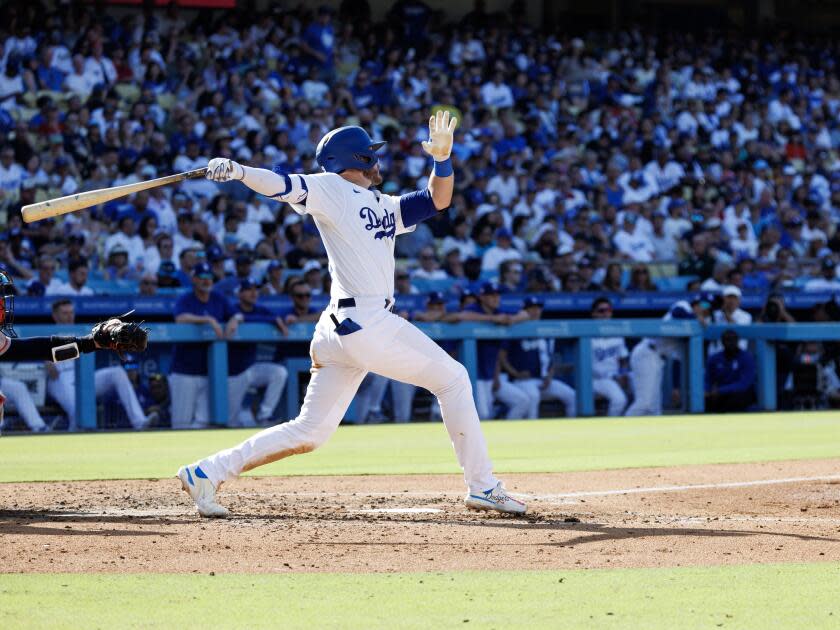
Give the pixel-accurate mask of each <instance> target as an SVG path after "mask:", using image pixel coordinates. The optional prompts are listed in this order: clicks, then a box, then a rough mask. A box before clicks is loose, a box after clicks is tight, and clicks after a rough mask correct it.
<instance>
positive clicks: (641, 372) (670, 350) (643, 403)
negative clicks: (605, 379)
mask: <svg viewBox="0 0 840 630" xmlns="http://www.w3.org/2000/svg"><path fill="white" fill-rule="evenodd" d="M706 306H707V303H706V301H705V299H702V298H701V299H695V300H693V301H692V302H691V303H689V302H687V301H686V300H677V301H676V302H674V303H673V304H671V306H670V307H669V308H668V312H666V313H665V315H664V316H663V318H662V321H664V322H667V321H672V320H698V318H699V317H701V316H703V314H704V311H705V310H706ZM680 345H681V344H680V342H679V341H677V340H674V339H671V338H667V337H646V338H644V339H641V340H640V341H639V343H637V344H636V345H635V346H634V347H633V351H632V352H631V353H630V383H631V385H632V390H633V402H632V403H631V404H630V406H629V407H628V408H627V412H626V413H625V415H626V416H659V415H662V379H663V375H664V373H665V365H666V363H665V360H666V359H671V360H673V361H675V362H676V361H678V360H679V359H680V356H681V355H680ZM674 380H675V381H677V382H678V381H679V379H674ZM671 396H672V399H675V398H677V397H678V396H679V391H678V390H674V391H673V392H672V393H671Z"/></svg>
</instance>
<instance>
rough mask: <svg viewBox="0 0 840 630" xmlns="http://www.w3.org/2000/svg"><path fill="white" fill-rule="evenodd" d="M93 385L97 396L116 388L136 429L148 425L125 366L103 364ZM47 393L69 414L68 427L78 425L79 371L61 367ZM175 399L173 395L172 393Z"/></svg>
mask: <svg viewBox="0 0 840 630" xmlns="http://www.w3.org/2000/svg"><path fill="white" fill-rule="evenodd" d="M93 387H94V391H95V393H96V397H97V398H100V397H102V396H104V395H105V394H107V393H109V392H116V394H117V398H119V399H120V404H121V405H122V406H123V409H125V413H126V415H127V416H128V421H129V422H130V423H131V426H132V427H134V428H135V429H142V428H143V427H145V426H146V416H145V414H144V413H143V408H142V407H141V406H140V402H139V401H138V400H137V393H136V392H135V391H134V387H133V386H132V384H131V381H130V380H129V378H128V374H126V373H125V369H124V368H123V367H122V366H119V365H115V366H112V367H107V368H101V369H99V370H96V372H94V374H93ZM47 393H48V394H49V395H50V396H52V397H53V398H54V399H55V400H56V402H57V403H58V404H59V406H60V407H61V408H62V409H63V410H64V413H66V414H67V420H68V429H75V428H77V424H76V371H75V370H62V371H60V372H59V373H58V378H54V379H50V378H48V379H47ZM173 399H174V396H173Z"/></svg>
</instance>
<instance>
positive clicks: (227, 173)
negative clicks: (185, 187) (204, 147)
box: [205, 158, 245, 183]
mask: <svg viewBox="0 0 840 630" xmlns="http://www.w3.org/2000/svg"><path fill="white" fill-rule="evenodd" d="M205 177H207V179H209V180H211V181H214V182H220V183H221V182H229V181H233V180H240V179H242V178H243V177H245V169H243V168H242V165H241V164H239V163H238V162H234V161H233V160H231V159H228V158H213V159H212V160H210V162H209V163H208V164H207V174H206V175H205Z"/></svg>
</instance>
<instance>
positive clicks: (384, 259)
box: [291, 173, 414, 299]
mask: <svg viewBox="0 0 840 630" xmlns="http://www.w3.org/2000/svg"><path fill="white" fill-rule="evenodd" d="M291 177H293V178H296V177H299V178H300V179H301V180H302V181H303V183H304V186H305V189H306V204H305V205H303V204H292V207H293V208H294V209H295V211H296V212H298V213H300V214H309V215H311V216H312V218H313V219H315V225H317V226H318V231H319V232H320V233H321V238H322V239H323V241H324V248H325V249H326V250H327V256H328V258H329V272H330V277H331V278H332V290H331V292H330V294H331V297H333V298H344V297H360V296H361V297H380V296H381V297H383V298H389V299H390V298H392V297H393V295H394V237H395V236H397V235H399V234H405V233H406V232H413V231H414V226H412V227H410V228H406V227H405V226H403V221H402V213H401V212H400V198H399V197H394V196H392V195H383V194H382V193H380V192H379V191H375V190H365V189H364V188H362V187H361V186H357V185H355V184H352V183H350V182H348V181H347V180H346V179H344V178H343V177H341V176H340V175H337V174H335V173H319V174H317V175H292V176H291Z"/></svg>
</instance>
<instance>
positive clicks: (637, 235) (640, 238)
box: [613, 211, 654, 262]
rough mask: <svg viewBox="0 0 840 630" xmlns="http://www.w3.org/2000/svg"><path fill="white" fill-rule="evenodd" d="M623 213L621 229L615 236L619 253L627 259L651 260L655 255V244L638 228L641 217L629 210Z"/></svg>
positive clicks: (637, 260)
mask: <svg viewBox="0 0 840 630" xmlns="http://www.w3.org/2000/svg"><path fill="white" fill-rule="evenodd" d="M623 215H624V216H623V220H622V224H621V230H619V231H618V232H616V234H615V236H613V245H615V248H616V250H617V251H618V254H619V255H620V256H621V257H622V258H624V259H625V260H632V261H635V262H651V261H652V260H653V257H654V250H653V244H652V243H651V241H650V239H649V238H648V237H647V236H645V235H644V234H643V233H641V231H640V230H638V229H637V225H636V224H637V222H638V220H639V217H638V216H637V215H636V214H635V213H634V212H629V211H625V212H624V213H623Z"/></svg>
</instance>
